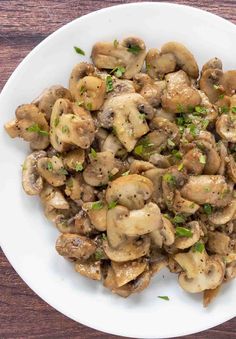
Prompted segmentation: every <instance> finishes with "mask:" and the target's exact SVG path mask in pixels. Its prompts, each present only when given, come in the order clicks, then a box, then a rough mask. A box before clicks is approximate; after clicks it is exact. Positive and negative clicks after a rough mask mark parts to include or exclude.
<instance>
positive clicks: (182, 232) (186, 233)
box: [175, 226, 193, 238]
mask: <svg viewBox="0 0 236 339" xmlns="http://www.w3.org/2000/svg"><path fill="white" fill-rule="evenodd" d="M175 234H176V236H177V237H186V238H190V237H192V236H193V233H192V231H191V230H189V229H188V228H185V227H180V226H178V227H176V229H175Z"/></svg>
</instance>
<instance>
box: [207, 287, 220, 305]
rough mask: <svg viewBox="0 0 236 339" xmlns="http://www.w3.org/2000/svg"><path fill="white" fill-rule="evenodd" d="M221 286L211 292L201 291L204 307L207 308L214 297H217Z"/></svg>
mask: <svg viewBox="0 0 236 339" xmlns="http://www.w3.org/2000/svg"><path fill="white" fill-rule="evenodd" d="M221 286H222V285H219V286H217V287H216V288H214V289H212V290H205V291H203V306H204V307H207V306H208V305H209V304H210V303H211V302H212V300H213V299H215V297H217V295H218V294H219V292H220V289H221Z"/></svg>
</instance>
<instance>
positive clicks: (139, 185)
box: [106, 174, 153, 210]
mask: <svg viewBox="0 0 236 339" xmlns="http://www.w3.org/2000/svg"><path fill="white" fill-rule="evenodd" d="M152 193H153V184H152V182H151V180H149V179H148V178H145V177H143V176H141V175H138V174H130V175H127V176H123V177H119V178H117V179H115V180H114V181H112V182H111V184H110V186H109V187H108V188H107V191H106V201H107V202H108V204H110V203H111V202H114V201H115V202H116V203H117V204H120V205H123V206H125V207H127V208H128V209H130V210H132V209H136V210H137V209H139V208H143V207H144V204H145V202H146V201H147V200H148V199H149V198H150V197H151V196H152Z"/></svg>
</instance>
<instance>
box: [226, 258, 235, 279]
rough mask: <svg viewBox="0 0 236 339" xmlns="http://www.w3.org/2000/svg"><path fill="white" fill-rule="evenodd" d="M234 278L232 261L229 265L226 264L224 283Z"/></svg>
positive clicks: (233, 263) (233, 262)
mask: <svg viewBox="0 0 236 339" xmlns="http://www.w3.org/2000/svg"><path fill="white" fill-rule="evenodd" d="M234 278H236V260H234V261H232V262H231V263H230V264H227V265H226V270H225V281H230V280H231V279H234Z"/></svg>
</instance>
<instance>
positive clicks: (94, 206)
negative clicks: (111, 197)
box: [91, 201, 103, 211]
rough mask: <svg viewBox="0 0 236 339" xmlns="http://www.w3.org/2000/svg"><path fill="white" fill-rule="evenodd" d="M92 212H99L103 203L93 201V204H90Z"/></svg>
mask: <svg viewBox="0 0 236 339" xmlns="http://www.w3.org/2000/svg"><path fill="white" fill-rule="evenodd" d="M91 208H92V210H95V211H96V210H101V209H102V208H103V202H102V201H95V202H94V203H93V204H92V207H91Z"/></svg>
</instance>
